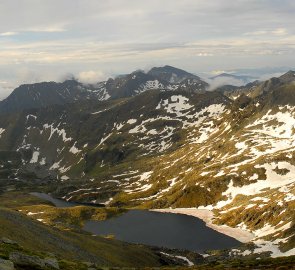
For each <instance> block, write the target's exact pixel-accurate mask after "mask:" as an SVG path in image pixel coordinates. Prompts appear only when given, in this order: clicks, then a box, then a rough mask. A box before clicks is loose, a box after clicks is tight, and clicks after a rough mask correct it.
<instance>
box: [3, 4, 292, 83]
mask: <svg viewBox="0 0 295 270" xmlns="http://www.w3.org/2000/svg"><path fill="white" fill-rule="evenodd" d="M0 10H1V17H0V37H2V38H0V59H1V63H0V80H2V79H3V80H6V81H9V82H11V84H13V85H15V86H17V85H16V84H17V83H19V82H25V81H24V80H28V82H30V81H34V80H42V79H44V80H47V79H52V80H53V79H54V80H60V78H61V77H63V76H65V74H69V73H70V74H74V75H76V76H78V75H79V74H80V73H81V74H80V77H81V80H83V79H86V80H97V78H99V77H100V74H99V71H100V70H102V71H103V73H105V74H110V75H111V74H119V73H127V72H131V71H132V70H134V69H137V68H142V67H146V66H153V65H165V64H170V65H174V66H179V67H181V68H184V69H188V70H190V71H192V72H195V73H197V72H200V71H208V70H212V69H220V70H229V69H232V70H234V69H237V68H246V67H247V68H249V67H261V66H271V67H272V66H278V65H285V66H293V63H294V62H295V46H294V44H295V27H294V25H295V24H294V13H295V2H294V1H293V0H280V1H278V0H273V1H270V0H261V1H257V0H236V1H235V2H234V4H233V2H232V1H228V0H210V1H204V0H182V1H177V0H161V1H158V0H149V1H138V0H108V1H92V0H75V1H72V0H63V1H59V0H42V1H37V0H20V1H11V0H2V1H0ZM1 33H2V34H1ZM5 37H6V38H5ZM9 37H11V38H9ZM22 69H23V70H25V69H27V70H30V71H31V73H30V72H29V73H28V76H23V75H22V74H20V73H19V70H22ZM18 77H19V78H18Z"/></svg>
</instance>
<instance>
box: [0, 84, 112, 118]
mask: <svg viewBox="0 0 295 270" xmlns="http://www.w3.org/2000/svg"><path fill="white" fill-rule="evenodd" d="M108 98H109V95H108V94H107V93H106V92H105V89H104V83H99V84H96V85H84V84H82V83H79V82H78V81H76V80H67V81H65V82H63V83H56V82H42V83H35V84H24V85H21V86H19V87H18V88H16V89H15V90H14V91H13V92H12V93H11V94H10V95H9V96H8V97H7V98H6V99H4V100H3V101H1V102H0V112H12V111H20V110H24V109H30V108H41V107H46V106H50V105H62V104H66V103H72V102H75V101H78V100H80V101H82V100H89V99H96V100H105V99H108Z"/></svg>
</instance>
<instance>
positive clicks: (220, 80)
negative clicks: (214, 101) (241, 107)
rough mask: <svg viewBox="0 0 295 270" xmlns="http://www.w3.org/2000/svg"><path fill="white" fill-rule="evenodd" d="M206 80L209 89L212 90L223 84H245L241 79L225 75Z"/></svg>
mask: <svg viewBox="0 0 295 270" xmlns="http://www.w3.org/2000/svg"><path fill="white" fill-rule="evenodd" d="M207 82H208V83H209V89H208V90H209V91H213V90H215V89H216V88H218V87H220V86H223V85H234V86H242V85H245V82H244V81H243V80H239V79H235V78H228V77H227V78H226V77H218V78H214V79H208V80H207Z"/></svg>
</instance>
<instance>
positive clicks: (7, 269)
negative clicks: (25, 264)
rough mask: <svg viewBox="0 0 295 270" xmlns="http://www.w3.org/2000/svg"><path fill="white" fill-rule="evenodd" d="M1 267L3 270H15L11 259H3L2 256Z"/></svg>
mask: <svg viewBox="0 0 295 270" xmlns="http://www.w3.org/2000/svg"><path fill="white" fill-rule="evenodd" d="M0 269H1V270H15V268H14V264H13V262H11V261H8V260H3V259H1V258H0Z"/></svg>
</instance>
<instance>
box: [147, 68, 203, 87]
mask: <svg viewBox="0 0 295 270" xmlns="http://www.w3.org/2000/svg"><path fill="white" fill-rule="evenodd" d="M148 74H150V75H153V76H156V77H158V78H161V79H162V80H165V81H166V82H170V83H181V82H183V81H184V80H187V79H193V80H201V79H200V77H198V76H196V75H194V74H192V73H189V72H186V71H184V70H182V69H179V68H175V67H171V66H164V67H154V68H152V69H151V70H150V71H149V72H148Z"/></svg>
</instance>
